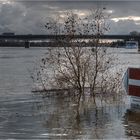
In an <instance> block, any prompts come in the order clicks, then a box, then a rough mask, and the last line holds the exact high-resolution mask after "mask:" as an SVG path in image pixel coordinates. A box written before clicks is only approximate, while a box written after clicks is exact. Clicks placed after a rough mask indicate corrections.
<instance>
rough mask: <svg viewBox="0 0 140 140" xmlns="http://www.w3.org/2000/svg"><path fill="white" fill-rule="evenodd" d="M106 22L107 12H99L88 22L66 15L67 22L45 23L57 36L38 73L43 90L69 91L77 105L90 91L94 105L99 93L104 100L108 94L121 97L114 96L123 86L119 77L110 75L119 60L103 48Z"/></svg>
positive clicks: (88, 17)
mask: <svg viewBox="0 0 140 140" xmlns="http://www.w3.org/2000/svg"><path fill="white" fill-rule="evenodd" d="M107 19H108V15H106V14H105V13H104V10H102V9H96V10H93V11H92V12H91V13H90V14H89V16H87V17H86V18H80V17H78V15H76V14H74V13H73V12H67V14H66V15H65V18H64V19H60V20H56V21H55V20H51V21H50V22H47V23H46V25H45V27H46V28H47V30H48V31H49V32H50V33H52V34H53V35H54V39H53V41H52V42H53V45H54V46H52V47H50V48H48V49H47V53H46V55H45V56H44V57H43V58H42V60H41V64H40V67H39V69H38V70H37V73H36V81H37V82H38V83H40V84H41V86H42V87H43V90H45V91H48V90H52V89H66V90H69V91H72V92H73V93H74V94H75V95H77V96H78V101H80V99H81V98H84V97H85V95H86V93H87V91H88V90H87V89H90V90H89V91H88V92H89V93H90V95H91V96H92V97H93V99H94V101H95V97H96V96H97V95H99V94H97V93H100V96H101V97H102V99H103V97H104V96H105V94H109V93H111V94H110V95H112V94H113V96H114V95H118V94H115V93H119V91H118V89H120V86H121V84H120V83H121V78H120V75H119V73H118V74H114V73H112V74H111V73H110V72H111V70H110V69H113V67H114V65H115V60H116V58H115V57H114V56H113V55H112V54H111V53H109V52H108V51H107V48H106V47H103V46H101V40H100V36H101V35H103V34H104V33H105V32H107V31H108V29H109V26H108V24H107ZM55 35H60V36H55ZM77 35H80V36H84V35H90V39H88V40H84V39H83V40H82V39H79V38H76V36H77ZM34 79H35V77H34ZM116 88H117V89H116Z"/></svg>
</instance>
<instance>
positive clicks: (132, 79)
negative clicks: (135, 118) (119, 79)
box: [124, 68, 140, 107]
mask: <svg viewBox="0 0 140 140" xmlns="http://www.w3.org/2000/svg"><path fill="white" fill-rule="evenodd" d="M124 85H125V88H126V91H127V94H128V95H129V96H131V104H133V105H136V106H139V107H140V68H128V69H127V72H126V74H125V80H124Z"/></svg>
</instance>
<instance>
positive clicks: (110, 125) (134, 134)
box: [0, 48, 140, 139]
mask: <svg viewBox="0 0 140 140" xmlns="http://www.w3.org/2000/svg"><path fill="white" fill-rule="evenodd" d="M45 51H46V49H45V48H30V49H25V48H0V139H131V138H132V139H139V138H140V113H139V111H135V110H133V109H132V108H131V106H130V104H129V101H128V102H127V103H126V104H113V105H107V106H104V107H98V108H95V106H94V105H93V104H92V103H91V102H89V104H87V105H83V106H81V109H80V110H79V111H78V109H77V107H76V106H75V104H73V103H72V102H70V101H69V99H67V98H62V97H48V98H41V96H39V95H34V94H33V93H32V92H31V87H32V80H31V78H30V75H31V74H30V71H32V70H33V67H34V65H35V63H34V62H35V61H36V60H38V59H39V58H40V57H41V56H42V55H43V54H44V53H45ZM114 53H116V54H118V56H119V58H120V59H121V60H122V61H123V62H125V63H126V64H127V66H133V67H140V54H138V53H137V51H136V50H128V49H115V50H114ZM128 61H129V63H127V62H128ZM128 99H129V98H128ZM126 100H127V99H126Z"/></svg>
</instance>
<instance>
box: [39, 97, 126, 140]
mask: <svg viewBox="0 0 140 140" xmlns="http://www.w3.org/2000/svg"><path fill="white" fill-rule="evenodd" d="M36 109H37V112H38V113H40V114H41V115H40V117H41V119H42V125H43V127H44V128H46V129H47V133H44V134H42V136H44V137H46V136H47V137H48V138H54V139H55V138H64V139H65V138H69V139H93V138H94V139H103V138H119V137H120V138H125V137H126V136H125V133H124V130H123V127H121V119H120V118H122V116H123V114H124V112H125V109H126V107H125V106H124V105H122V104H121V105H112V106H104V107H100V108H98V107H95V106H94V104H93V102H92V101H91V100H88V102H86V103H85V102H84V103H81V104H80V107H78V106H77V105H76V104H75V102H72V100H71V99H70V98H66V97H62V96H56V97H49V98H43V99H42V102H40V103H37V104H36ZM116 131H117V132H118V133H119V136H118V133H117V134H116ZM50 134H51V135H50Z"/></svg>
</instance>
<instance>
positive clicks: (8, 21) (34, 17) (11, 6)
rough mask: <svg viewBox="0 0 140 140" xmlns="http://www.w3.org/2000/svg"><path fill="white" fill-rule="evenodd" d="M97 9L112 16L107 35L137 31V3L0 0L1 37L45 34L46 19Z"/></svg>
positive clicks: (139, 13) (139, 25)
mask: <svg viewBox="0 0 140 140" xmlns="http://www.w3.org/2000/svg"><path fill="white" fill-rule="evenodd" d="M96 7H99V8H103V7H105V8H106V12H108V14H110V15H111V16H110V19H109V23H110V31H109V34H128V33H129V32H131V31H134V30H135V31H139V32H140V1H111V0H110V1H103V0H102V1H99V0H98V1H94V0H90V1H89V0H87V1H84V0H82V1H80V0H78V1H74V0H72V1H70V0H67V1H66V0H65V1H60V0H57V1H48V0H41V1H40V0H0V34H1V33H3V32H15V33H16V34H45V33H46V29H45V27H44V25H45V23H46V22H47V19H48V17H52V18H55V17H56V16H57V15H58V14H59V15H60V16H63V14H64V12H65V11H66V10H73V11H74V12H75V13H77V14H78V15H79V16H86V15H87V14H88V12H89V10H91V9H93V8H96Z"/></svg>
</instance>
